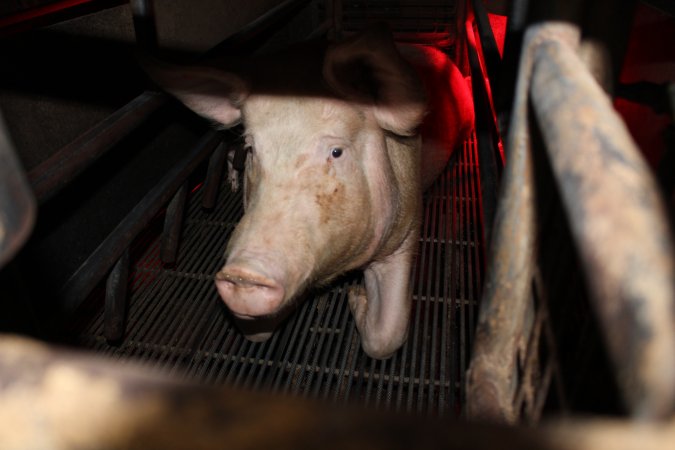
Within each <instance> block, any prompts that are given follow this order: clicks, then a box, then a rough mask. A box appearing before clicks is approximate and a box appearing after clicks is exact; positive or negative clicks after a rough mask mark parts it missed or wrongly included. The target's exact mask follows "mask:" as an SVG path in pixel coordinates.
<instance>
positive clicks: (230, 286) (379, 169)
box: [147, 29, 473, 358]
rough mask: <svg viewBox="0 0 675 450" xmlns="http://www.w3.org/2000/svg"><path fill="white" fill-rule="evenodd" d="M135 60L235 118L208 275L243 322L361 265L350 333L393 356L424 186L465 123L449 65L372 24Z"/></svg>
mask: <svg viewBox="0 0 675 450" xmlns="http://www.w3.org/2000/svg"><path fill="white" fill-rule="evenodd" d="M317 49H318V51H317ZM401 53H402V54H403V55H404V56H405V59H404V58H403V57H402V56H401ZM406 60H407V61H406ZM147 70H148V72H149V73H150V75H151V76H152V77H153V78H154V79H155V80H156V81H157V82H158V83H159V84H160V85H162V86H163V87H164V88H165V89H167V90H168V91H169V92H171V93H172V94H174V95H175V96H176V97H177V98H178V99H180V100H181V101H183V102H184V103H185V104H186V105H187V106H188V107H190V108H192V109H193V110H194V111H195V112H197V113H198V114H201V115H202V116H205V117H207V118H209V119H211V120H213V121H215V122H217V123H218V124H220V126H224V127H228V126H231V125H233V124H236V123H238V122H243V123H244V126H245V130H246V131H245V138H246V142H247V144H248V145H249V146H250V147H251V151H250V153H249V156H248V159H247V163H246V171H245V175H244V201H245V214H244V217H243V218H242V219H241V221H240V223H239V224H238V225H237V227H236V229H235V230H234V232H233V234H232V236H231V238H230V241H229V243H228V246H227V250H226V252H225V254H226V263H225V265H224V267H223V268H222V269H221V270H220V271H219V272H218V273H217V274H216V287H217V289H218V292H219V293H220V296H221V297H222V299H223V301H224V302H225V303H226V304H227V306H228V307H229V309H230V311H231V312H232V313H233V315H234V316H235V317H236V318H237V320H238V324H239V326H240V328H241V329H242V331H243V332H244V333H245V334H246V336H247V337H248V338H249V339H251V340H255V341H260V340H264V339H266V338H268V337H269V336H270V335H271V333H272V332H273V330H274V327H275V326H276V324H277V323H278V322H279V321H281V320H282V319H283V318H284V317H285V316H286V315H287V314H288V313H289V312H290V311H291V310H292V308H291V307H292V306H293V304H294V303H295V301H296V299H297V298H298V297H299V296H300V294H301V293H302V292H303V291H304V290H305V289H306V288H307V287H309V286H316V285H323V284H326V283H329V282H330V281H331V280H333V279H335V277H337V276H339V275H341V274H343V273H345V272H347V271H350V270H353V269H362V270H363V272H364V278H365V286H364V287H359V288H356V289H353V290H352V291H351V292H350V293H349V305H350V308H351V310H352V313H353V315H354V318H355V321H356V326H357V328H358V330H359V333H360V335H361V342H362V346H363V349H364V351H365V352H366V353H367V354H368V355H370V356H372V357H374V358H387V357H389V356H391V355H392V354H393V353H394V352H395V351H396V350H397V349H398V348H399V347H400V346H401V345H402V344H403V343H404V342H405V339H406V336H407V330H408V322H409V316H410V306H411V293H410V286H409V284H410V283H409V280H410V271H411V266H412V261H413V258H414V255H415V251H416V249H417V244H418V239H419V232H420V220H421V219H420V216H421V194H422V191H423V188H426V187H427V186H429V185H430V184H431V182H432V181H433V180H434V179H435V178H436V177H437V176H438V174H439V173H440V172H441V171H442V170H443V168H444V167H445V165H446V163H447V161H448V158H449V157H450V154H451V152H452V151H453V149H455V148H456V147H457V145H458V144H459V143H460V142H461V141H462V140H463V139H464V138H465V137H466V136H467V135H468V133H469V132H470V131H471V129H472V126H473V105H472V103H471V96H470V92H469V91H468V87H467V86H468V85H467V83H466V82H465V80H464V77H463V76H462V75H461V73H460V72H459V71H458V69H457V68H456V67H455V66H454V65H453V64H452V62H451V61H450V60H449V59H448V58H447V57H446V56H445V55H444V54H443V53H441V52H440V51H438V50H435V49H432V48H425V47H418V46H409V45H406V46H399V48H398V49H397V47H396V46H395V45H394V43H393V41H392V39H391V35H390V34H389V33H388V32H387V31H385V30H381V29H376V30H371V31H367V32H365V33H363V34H361V35H358V36H356V37H353V38H350V39H349V40H347V41H344V42H341V43H337V44H333V45H331V46H329V47H327V48H326V47H322V46H310V50H307V49H305V50H303V51H302V52H298V51H289V52H286V53H283V54H281V55H280V56H277V57H263V60H262V61H261V60H255V61H253V62H251V63H249V64H248V65H243V66H241V67H240V68H238V69H231V70H228V71H224V70H222V69H218V68H215V67H196V68H180V69H177V68H175V67H167V66H163V65H156V66H154V67H149V68H148V69H147ZM427 99H428V100H427ZM420 134H421V136H420Z"/></svg>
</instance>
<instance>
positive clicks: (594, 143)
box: [531, 39, 675, 418]
mask: <svg viewBox="0 0 675 450" xmlns="http://www.w3.org/2000/svg"><path fill="white" fill-rule="evenodd" d="M531 97H532V104H533V106H534V111H535V115H536V117H537V119H538V122H539V124H540V128H541V131H542V134H543V138H544V140H545V143H546V148H547V151H548V154H549V157H550V160H551V165H552V167H553V172H554V175H555V178H556V181H557V184H558V186H559V188H560V191H561V196H562V198H563V203H564V207H565V209H566V210H567V215H568V217H569V219H570V222H571V223H570V226H571V229H572V233H573V236H574V239H575V241H576V244H577V247H578V249H579V252H580V256H581V259H582V263H583V265H584V269H585V272H586V278H587V279H588V282H589V287H590V289H591V293H592V300H593V304H594V307H595V310H596V312H597V314H598V317H599V319H600V323H601V326H602V329H603V332H604V335H605V338H606V341H607V345H608V349H609V353H610V355H611V357H612V359H613V362H614V365H615V368H616V370H617V379H618V383H619V387H620V389H621V391H622V394H623V397H624V400H625V403H626V404H627V406H628V408H629V410H630V411H631V413H632V415H633V416H635V417H639V418H657V417H667V416H668V415H669V414H671V413H673V411H674V408H675V264H674V263H673V255H674V253H673V243H672V238H671V235H670V230H669V228H668V224H667V220H666V214H665V211H664V208H663V205H662V199H661V198H660V197H659V194H658V190H657V186H656V182H655V181H654V178H653V175H652V173H651V172H650V170H649V168H648V166H647V164H646V163H645V161H644V159H643V157H642V156H641V154H640V151H639V149H638V148H637V147H636V145H635V143H634V142H633V140H632V138H631V136H630V134H629V133H628V130H627V129H626V126H625V124H624V123H623V122H622V121H621V119H620V118H619V116H618V115H617V113H616V112H615V111H614V109H613V107H612V104H611V102H610V100H609V98H608V97H607V96H606V95H605V93H604V92H603V91H602V89H601V88H600V86H599V85H598V84H597V83H596V82H595V80H594V79H593V77H592V76H591V75H590V73H589V72H588V70H587V69H586V68H585V67H584V64H583V63H582V61H581V60H580V59H579V58H578V56H577V54H576V53H575V50H574V48H573V47H572V46H570V45H568V44H567V43H564V42H561V41H559V40H554V39H549V40H546V41H545V42H542V44H541V45H539V46H537V49H536V51H535V53H534V63H533V73H532V84H531Z"/></svg>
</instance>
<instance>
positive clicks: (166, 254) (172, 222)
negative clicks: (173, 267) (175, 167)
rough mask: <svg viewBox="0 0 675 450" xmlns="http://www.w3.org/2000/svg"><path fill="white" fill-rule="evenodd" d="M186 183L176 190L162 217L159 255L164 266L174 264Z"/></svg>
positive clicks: (185, 195)
mask: <svg viewBox="0 0 675 450" xmlns="http://www.w3.org/2000/svg"><path fill="white" fill-rule="evenodd" d="M187 191H188V186H187V182H184V183H183V185H182V186H181V187H180V188H178V191H176V193H175V194H174V196H173V198H172V199H171V202H169V206H168V207H167V208H166V214H165V216H164V232H163V233H162V247H161V250H160V255H161V258H162V262H163V263H164V264H172V263H175V262H176V255H177V254H178V244H179V243H180V232H181V229H182V228H183V216H184V212H185V199H186V198H187Z"/></svg>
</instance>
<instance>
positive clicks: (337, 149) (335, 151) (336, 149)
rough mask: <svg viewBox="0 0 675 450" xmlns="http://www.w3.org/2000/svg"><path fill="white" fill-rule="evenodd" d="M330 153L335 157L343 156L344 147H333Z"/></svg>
mask: <svg viewBox="0 0 675 450" xmlns="http://www.w3.org/2000/svg"><path fill="white" fill-rule="evenodd" d="M330 154H331V156H332V157H333V158H339V157H340V156H342V149H341V148H340V147H333V148H332V149H331V151H330Z"/></svg>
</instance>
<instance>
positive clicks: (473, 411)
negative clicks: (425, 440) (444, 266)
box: [466, 23, 578, 422]
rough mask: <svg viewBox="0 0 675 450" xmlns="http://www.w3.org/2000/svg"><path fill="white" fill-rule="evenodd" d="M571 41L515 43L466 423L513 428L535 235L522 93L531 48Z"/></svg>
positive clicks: (536, 30) (533, 37) (572, 34)
mask: <svg viewBox="0 0 675 450" xmlns="http://www.w3.org/2000/svg"><path fill="white" fill-rule="evenodd" d="M554 34H556V35H558V34H559V35H562V36H563V37H564V38H565V39H568V40H572V41H573V40H575V39H578V35H577V33H576V31H574V30H571V29H570V28H568V27H567V26H565V25H562V24H555V23H548V24H544V25H538V26H533V27H531V28H530V29H529V30H528V31H527V32H526V35H525V38H524V41H523V51H522V52H521V59H520V63H519V69H518V73H519V78H518V82H517V84H516V93H515V101H514V104H513V111H512V113H511V117H512V123H511V130H510V133H509V135H508V138H507V142H506V151H507V161H508V163H507V164H506V166H505V169H504V174H503V179H502V186H501V191H500V195H499V201H498V202H497V211H496V215H495V221H494V228H493V231H492V233H493V237H492V245H491V248H490V250H489V258H488V268H487V273H486V277H485V285H484V287H483V295H482V299H481V304H480V311H479V314H478V324H477V327H476V336H475V339H474V350H473V357H472V360H471V364H470V366H469V371H468V374H467V389H466V395H467V414H468V416H469V417H470V418H474V419H477V418H483V419H489V420H493V421H503V422H513V421H515V420H516V413H517V412H516V411H515V410H514V408H513V403H512V401H513V396H514V389H515V386H516V382H515V381H516V380H515V376H516V352H517V349H518V348H519V346H520V343H521V341H522V339H524V338H525V337H524V336H523V335H522V332H523V329H524V323H525V313H526V310H527V305H528V299H529V298H530V297H529V294H530V283H531V281H532V274H533V264H534V249H535V245H536V241H535V235H536V229H535V216H536V215H535V205H534V201H535V198H534V195H535V192H534V189H535V186H534V182H533V174H532V156H531V149H530V131H529V124H528V90H529V85H530V74H531V67H532V58H533V57H532V52H533V50H532V49H533V47H534V45H535V44H536V43H537V42H538V41H540V40H541V39H543V38H544V37H545V36H549V35H554Z"/></svg>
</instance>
